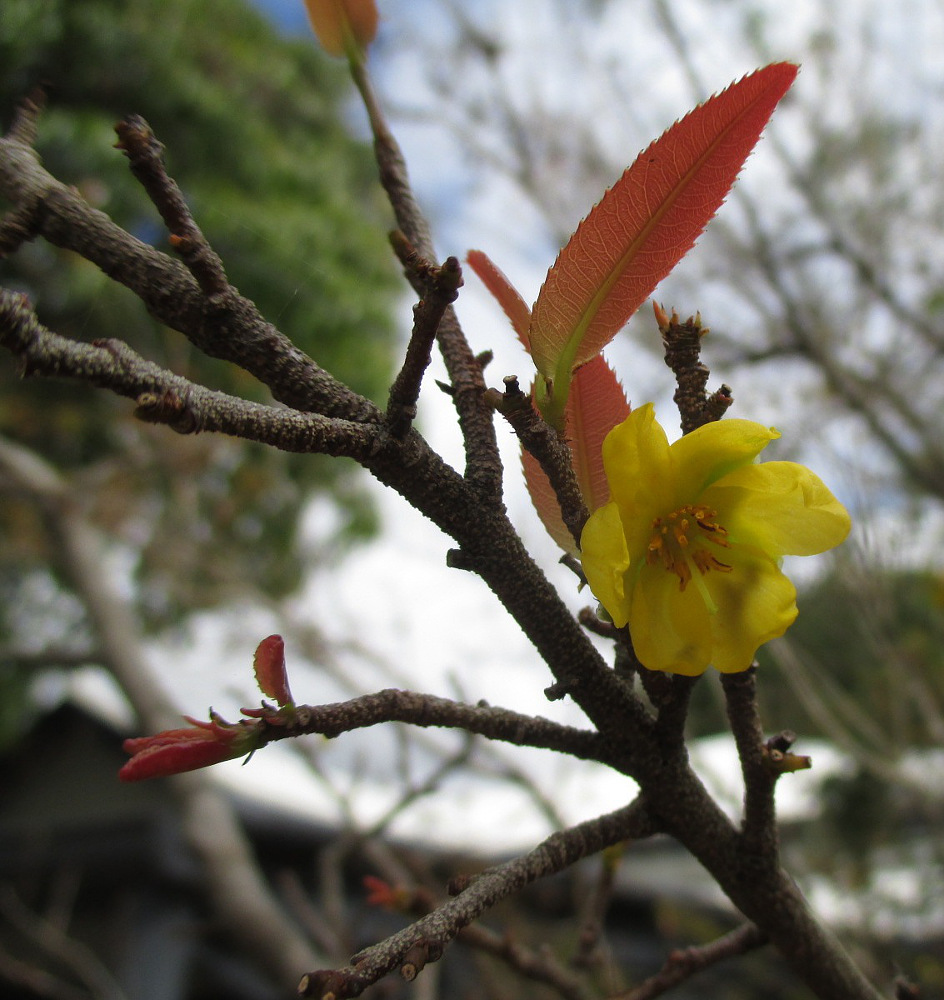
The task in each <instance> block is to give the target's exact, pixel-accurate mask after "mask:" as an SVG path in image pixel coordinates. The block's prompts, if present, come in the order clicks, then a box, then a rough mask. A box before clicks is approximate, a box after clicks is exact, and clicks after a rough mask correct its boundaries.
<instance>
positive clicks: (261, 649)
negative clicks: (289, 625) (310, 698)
mask: <svg viewBox="0 0 944 1000" xmlns="http://www.w3.org/2000/svg"><path fill="white" fill-rule="evenodd" d="M252 665H253V668H254V669H255V672H256V684H258V685H259V690H260V691H261V692H262V693H263V694H265V695H268V696H269V697H270V698H275V700H276V701H277V702H278V703H279V705H290V704H291V703H292V692H291V691H290V690H289V686H288V674H287V673H286V670H285V643H284V642H283V641H282V636H280V635H270V636H269V637H268V638H266V639H263V640H262V642H260V643H259V645H258V646H257V647H256V655H255V657H254V658H253V664H252Z"/></svg>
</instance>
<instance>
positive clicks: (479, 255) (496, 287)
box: [466, 250, 531, 351]
mask: <svg viewBox="0 0 944 1000" xmlns="http://www.w3.org/2000/svg"><path fill="white" fill-rule="evenodd" d="M466 260H467V261H468V264H469V267H471V268H472V270H473V271H475V273H476V274H477V275H478V276H479V279H480V280H481V282H482V284H483V285H485V287H486V288H487V289H488V290H489V291H490V292H491V293H492V295H493V296H494V298H495V300H496V301H497V302H498V304H499V305H500V306H501V307H502V309H504V310H505V315H506V316H507V317H508V319H510V320H511V325H512V327H513V328H514V331H515V333H517V334H518V339H519V340H520V341H521V343H522V344H524V346H525V350H527V351H530V350H531V342H530V340H529V338H528V329H529V328H530V326H531V309H530V308H529V307H528V303H527V302H525V300H524V299H523V298H522V297H521V293H520V292H519V291H518V289H517V288H515V286H514V285H513V284H512V283H511V282H510V281H509V280H508V278H507V277H506V276H505V273H504V272H503V271H501V270H500V269H499V268H498V267H496V266H495V264H494V263H493V262H492V259H491V257H489V256H488V254H486V253H484V252H483V251H482V250H470V251H469V252H468V254H466Z"/></svg>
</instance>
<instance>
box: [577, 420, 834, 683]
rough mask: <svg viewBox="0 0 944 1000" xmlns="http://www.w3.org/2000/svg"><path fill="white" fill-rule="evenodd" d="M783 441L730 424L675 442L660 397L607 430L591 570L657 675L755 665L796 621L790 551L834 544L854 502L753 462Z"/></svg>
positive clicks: (587, 543) (584, 542)
mask: <svg viewBox="0 0 944 1000" xmlns="http://www.w3.org/2000/svg"><path fill="white" fill-rule="evenodd" d="M778 437H780V434H779V433H778V432H777V431H776V430H774V429H773V428H769V429H768V428H766V427H764V426H762V425H761V424H756V423H753V422H752V421H749V420H721V421H718V422H715V423H710V424H705V425H704V426H703V427H699V428H698V430H696V431H693V432H692V433H691V434H686V435H685V436H684V437H682V438H680V439H679V440H678V441H676V442H675V443H674V444H672V445H670V444H669V442H668V439H667V438H666V436H665V431H663V429H662V427H661V426H660V425H659V424H658V422H657V421H656V419H655V414H654V412H653V407H652V404H651V403H647V404H646V405H645V406H642V407H640V408H639V409H637V410H634V411H633V412H632V413H631V414H630V415H629V416H628V417H627V418H626V420H624V421H623V423H621V424H619V425H618V426H617V427H615V428H614V429H613V430H612V431H610V433H609V434H608V435H607V438H606V440H605V442H604V444H603V464H604V467H605V469H606V476H607V480H608V482H609V485H610V502H609V503H607V504H605V505H604V506H603V507H600V508H599V509H598V510H596V511H595V512H594V513H593V514H592V515H591V517H590V520H589V521H587V525H586V527H585V528H584V530H583V536H582V538H581V558H582V561H583V569H584V572H585V573H586V576H587V580H588V582H589V584H590V589H591V590H592V591H593V593H594V594H595V595H596V597H597V599H598V600H599V601H600V603H601V604H602V605H603V607H604V608H605V609H606V610H607V612H608V613H609V615H610V617H611V618H612V619H613V622H614V623H615V624H616V625H617V626H619V627H622V626H623V625H626V624H628V625H629V632H630V636H631V637H632V640H633V647H634V649H635V651H636V655H637V656H638V658H639V661H640V663H642V664H643V665H644V666H646V667H648V668H649V669H650V670H664V671H668V672H669V673H675V674H688V675H689V676H695V675H697V674H701V673H703V672H704V670H705V669H706V668H707V667H708V665H709V664H714V666H715V667H717V669H718V670H721V671H724V672H726V673H734V672H737V671H741V670H747V669H748V667H750V665H751V663H752V662H753V660H754V654H755V653H756V651H757V648H758V647H759V646H761V645H762V644H763V643H765V642H767V640H768V639H773V638H774V637H775V636H778V635H782V634H783V633H784V632H785V631H786V630H787V629H788V628H789V627H790V625H791V624H792V623H793V620H794V619H795V618H796V614H797V608H796V590H795V589H794V587H793V584H792V583H791V582H790V581H789V580H788V579H787V577H786V576H784V575H783V573H782V572H781V571H780V560H781V557H782V556H785V555H801V556H808V555H815V554H816V553H817V552H825V551H826V550H827V549H831V548H832V547H833V546H835V545H838V544H839V543H840V542H841V541H843V539H844V538H845V537H846V535H847V534H848V533H849V529H850V527H851V521H850V519H849V514H848V512H847V511H846V509H845V507H843V506H842V504H841V503H839V501H838V500H837V499H836V498H835V497H834V496H833V495H832V493H830V492H829V490H828V489H827V488H826V486H824V485H823V483H822V481H821V480H820V479H819V478H818V477H817V476H815V475H814V474H813V473H812V472H810V470H809V469H807V468H805V467H804V466H802V465H797V464H796V463H795V462H764V463H756V462H755V461H754V460H755V459H756V458H757V456H758V455H759V454H760V452H761V451H763V449H764V448H765V447H766V446H767V444H768V443H769V442H770V441H773V440H774V439H776V438H778Z"/></svg>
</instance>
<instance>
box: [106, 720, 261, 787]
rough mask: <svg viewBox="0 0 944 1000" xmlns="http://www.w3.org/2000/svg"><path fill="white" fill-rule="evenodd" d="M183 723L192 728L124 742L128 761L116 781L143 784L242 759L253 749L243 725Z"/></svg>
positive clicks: (166, 730)
mask: <svg viewBox="0 0 944 1000" xmlns="http://www.w3.org/2000/svg"><path fill="white" fill-rule="evenodd" d="M187 721H188V722H191V723H193V728H190V729H165V730H164V731H163V732H161V733H156V734H155V735H154V736H138V737H134V738H132V739H128V740H125V741H124V743H123V744H122V746H123V748H124V750H125V753H128V754H131V759H130V760H129V761H127V762H126V763H125V764H124V766H123V767H122V768H121V770H120V771H119V772H118V777H119V778H120V779H121V780H122V781H144V780H145V779H147V778H161V777H166V776H167V775H171V774H181V773H183V772H184V771H195V770H197V769H198V768H201V767H209V766H210V765H211V764H219V763H220V761H224V760H232V759H233V758H235V757H242V756H244V755H245V754H247V753H249V752H250V751H251V750H252V749H253V746H254V741H253V730H252V729H251V728H248V727H247V726H246V725H245V724H239V723H237V724H235V725H231V724H229V723H222V724H221V723H218V722H198V721H197V720H196V719H190V718H188V719H187Z"/></svg>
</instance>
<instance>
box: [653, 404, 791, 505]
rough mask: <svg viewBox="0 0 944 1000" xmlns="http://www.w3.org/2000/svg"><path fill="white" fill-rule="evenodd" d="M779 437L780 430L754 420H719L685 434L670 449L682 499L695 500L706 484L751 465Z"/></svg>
mask: <svg viewBox="0 0 944 1000" xmlns="http://www.w3.org/2000/svg"><path fill="white" fill-rule="evenodd" d="M778 437H780V432H779V431H777V430H775V429H774V428H773V427H765V426H764V425H763V424H758V423H755V422H754V421H753V420H716V421H713V422H712V423H710V424H704V425H703V426H702V427H699V428H698V429H697V430H694V431H692V432H691V433H690V434H685V435H684V436H683V437H681V438H679V439H678V441H675V442H674V443H673V444H672V447H671V449H670V450H671V454H672V461H673V462H674V463H675V467H676V468H677V469H678V476H679V480H680V483H681V484H682V490H683V495H682V496H681V497H680V498H679V499H680V500H681V501H683V502H687V503H694V502H695V501H696V500H697V499H698V498H699V496H700V495H701V493H702V491H703V490H704V489H705V488H706V487H708V486H710V485H711V484H712V483H714V482H717V481H718V480H719V479H721V477H722V476H724V475H726V474H727V473H729V472H730V471H731V470H732V469H736V468H738V467H739V466H742V465H749V464H750V463H751V462H753V461H754V459H755V458H756V457H757V456H758V455H759V454H760V453H761V452H762V451H763V450H764V448H766V447H767V445H768V444H769V443H770V442H771V441H774V440H776V439H777V438H778Z"/></svg>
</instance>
